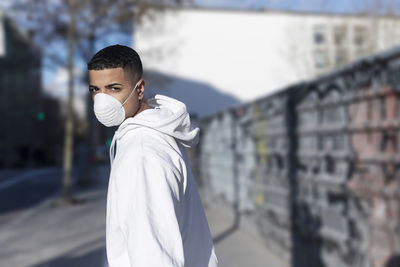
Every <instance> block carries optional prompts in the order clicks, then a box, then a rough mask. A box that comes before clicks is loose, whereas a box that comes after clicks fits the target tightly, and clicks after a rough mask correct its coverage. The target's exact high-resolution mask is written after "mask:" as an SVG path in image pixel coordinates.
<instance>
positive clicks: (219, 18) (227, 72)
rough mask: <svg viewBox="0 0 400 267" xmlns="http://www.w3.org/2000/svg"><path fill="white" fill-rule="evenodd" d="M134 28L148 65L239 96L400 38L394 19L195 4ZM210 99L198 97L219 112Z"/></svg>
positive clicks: (252, 95)
mask: <svg viewBox="0 0 400 267" xmlns="http://www.w3.org/2000/svg"><path fill="white" fill-rule="evenodd" d="M135 25H136V26H135V28H134V45H135V48H136V49H137V51H138V52H139V53H140V55H141V56H142V59H143V64H144V68H145V69H147V70H151V71H152V72H157V73H161V74H162V75H164V76H168V77H171V79H172V80H173V81H176V80H177V79H185V80H189V81H193V82H195V83H206V84H208V85H209V86H211V87H212V88H215V89H217V90H218V91H219V92H222V93H223V94H226V95H229V96H233V97H235V98H236V99H238V100H240V101H250V100H254V99H256V98H258V97H260V96H264V95H267V94H270V93H273V92H274V91H275V90H277V89H279V88H283V87H285V86H287V85H289V84H292V83H294V82H298V81H301V80H308V79H311V78H313V77H315V76H317V75H319V74H322V73H325V72H328V71H330V70H332V69H335V68H338V67H340V66H342V65H343V64H345V63H348V62H351V61H353V60H355V59H357V58H359V57H361V56H365V55H370V54H372V53H375V52H379V51H382V50H384V49H387V48H390V47H393V46H395V45H397V44H399V43H400V27H399V26H400V20H399V19H398V18H393V17H391V18H389V17H374V18H371V17H368V16H363V15H340V14H338V15H336V14H315V13H295V12H286V11H273V10H237V9H232V10H227V9H209V8H196V7H190V8H183V9H173V8H170V9H167V10H166V11H165V10H162V12H158V11H157V9H154V10H151V11H150V12H148V14H147V16H144V17H143V18H142V20H141V21H138V22H136V24H135ZM159 75H160V74H159ZM152 83H153V84H154V85H153V87H154V86H158V87H159V89H160V90H159V91H160V92H162V91H163V90H162V89H161V88H162V87H166V89H164V92H166V93H171V94H177V95H180V94H181V91H188V90H189V89H190V84H188V83H186V84H185V85H184V86H181V87H182V88H180V89H179V90H181V91H179V92H177V90H178V89H176V88H175V89H174V88H171V87H180V85H179V83H177V82H169V83H166V85H165V84H164V85H162V84H157V82H153V81H152V80H151V81H150V85H152ZM192 98H193V97H192ZM210 101H211V97H208V95H207V96H206V97H204V96H202V95H201V94H198V95H196V97H195V102H197V103H201V105H203V107H204V104H205V103H207V105H206V108H208V109H213V107H212V105H213V104H212V103H210ZM195 104H196V103H193V105H195ZM216 104H218V103H216Z"/></svg>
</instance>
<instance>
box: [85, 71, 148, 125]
mask: <svg viewBox="0 0 400 267" xmlns="http://www.w3.org/2000/svg"><path fill="white" fill-rule="evenodd" d="M134 87H135V84H133V83H132V80H131V79H130V78H129V76H128V75H127V74H126V72H125V71H124V69H123V68H113V69H104V70H89V91H90V92H91V95H92V99H93V98H94V96H95V95H96V94H98V93H105V94H108V95H110V96H112V97H114V98H116V99H117V100H118V101H119V102H121V104H122V103H123V102H124V101H125V100H126V99H127V98H128V96H129V94H130V93H131V91H132V90H133V88H134ZM143 91H144V81H143V80H142V79H140V80H139V81H138V82H137V88H136V91H135V92H133V94H132V95H131V96H130V98H129V99H128V100H127V102H126V103H125V104H124V109H125V118H128V117H132V116H133V115H134V114H135V113H136V111H137V110H138V108H139V100H141V99H143Z"/></svg>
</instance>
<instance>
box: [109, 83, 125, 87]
mask: <svg viewBox="0 0 400 267" xmlns="http://www.w3.org/2000/svg"><path fill="white" fill-rule="evenodd" d="M115 85H121V86H123V84H120V83H110V84H107V85H106V86H105V87H106V88H110V87H113V86H115Z"/></svg>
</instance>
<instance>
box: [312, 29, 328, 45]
mask: <svg viewBox="0 0 400 267" xmlns="http://www.w3.org/2000/svg"><path fill="white" fill-rule="evenodd" d="M325 43H326V28H325V27H324V26H316V27H315V28H314V44H316V45H322V44H325Z"/></svg>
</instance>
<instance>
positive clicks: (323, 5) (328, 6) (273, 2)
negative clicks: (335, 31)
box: [195, 0, 371, 13]
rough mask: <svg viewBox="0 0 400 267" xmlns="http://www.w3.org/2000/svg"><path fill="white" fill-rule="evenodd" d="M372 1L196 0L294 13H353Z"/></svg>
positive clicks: (203, 2)
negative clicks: (357, 8) (366, 2)
mask: <svg viewBox="0 0 400 267" xmlns="http://www.w3.org/2000/svg"><path fill="white" fill-rule="evenodd" d="M365 1H371V0H195V3H196V4H198V5H201V6H209V7H229V8H250V9H252V8H256V9H257V8H266V7H268V8H271V9H284V10H293V11H309V12H333V13H335V12H336V13H352V12H354V11H355V8H356V7H358V6H362V4H363V3H365Z"/></svg>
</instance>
